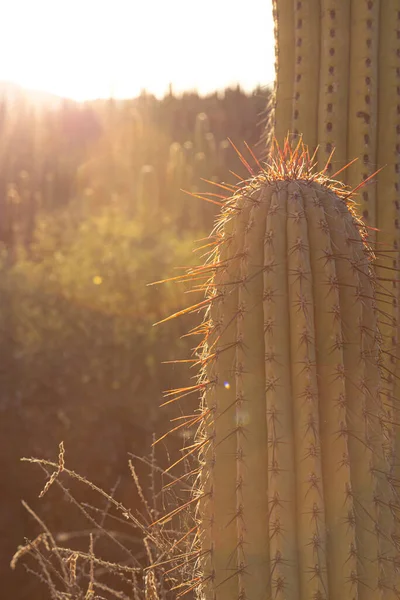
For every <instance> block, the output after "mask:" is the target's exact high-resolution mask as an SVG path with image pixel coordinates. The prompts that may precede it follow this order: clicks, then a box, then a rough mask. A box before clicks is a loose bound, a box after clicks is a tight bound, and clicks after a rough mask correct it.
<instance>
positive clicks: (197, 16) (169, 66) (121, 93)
mask: <svg viewBox="0 0 400 600" xmlns="http://www.w3.org/2000/svg"><path fill="white" fill-rule="evenodd" d="M271 13H272V10H271V6H269V3H268V2H265V1H262V0H249V1H248V2H247V3H246V14H248V15H249V16H248V17H247V16H245V15H244V14H243V5H242V3H239V2H228V0H219V2H215V1H212V0H203V2H202V3H201V4H197V3H194V2H187V0H172V1H171V2H165V1H164V0H155V1H154V2H138V0H113V1H112V2H111V1H110V0H104V1H103V2H98V1H97V0H69V1H68V2H66V1H65V0H14V1H13V2H10V3H8V5H7V8H6V10H5V23H4V20H3V27H2V35H1V37H0V55H1V56H2V60H1V62H0V81H2V80H3V81H12V82H14V83H18V84H20V85H23V86H25V87H27V88H33V89H40V90H42V91H47V92H51V93H54V94H58V95H62V96H67V97H70V98H73V99H76V100H84V99H92V98H95V97H108V96H110V95H113V96H115V97H129V96H130V97H132V96H135V95H137V94H138V93H140V91H141V90H142V89H144V88H145V89H147V90H149V91H151V92H152V93H154V94H155V95H157V96H160V95H163V94H164V92H165V91H166V90H167V89H168V85H169V84H170V83H172V85H173V88H174V90H176V91H182V90H185V89H198V90H199V92H200V93H204V92H208V91H211V90H214V89H217V88H222V87H225V86H226V85H229V84H234V83H237V82H238V83H240V84H241V85H242V86H243V87H244V88H245V89H253V88H254V87H255V86H256V85H257V84H261V85H265V84H268V83H270V82H271V81H272V80H273V76H274V75H273V68H274V64H273V63H274V59H273V46H274V42H273V23H272V14H271ZM255 15H257V18H255ZM244 18H245V19H246V21H245V22H244V21H243V19H244ZM3 19H4V14H3Z"/></svg>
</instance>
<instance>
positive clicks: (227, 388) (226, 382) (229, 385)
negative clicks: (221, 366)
mask: <svg viewBox="0 0 400 600" xmlns="http://www.w3.org/2000/svg"><path fill="white" fill-rule="evenodd" d="M224 388H225V389H226V390H230V389H231V384H230V383H229V381H224Z"/></svg>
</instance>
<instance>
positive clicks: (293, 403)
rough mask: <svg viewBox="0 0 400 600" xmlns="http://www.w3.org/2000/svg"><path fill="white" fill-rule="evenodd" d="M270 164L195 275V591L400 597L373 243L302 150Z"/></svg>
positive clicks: (230, 207)
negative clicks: (201, 314)
mask: <svg viewBox="0 0 400 600" xmlns="http://www.w3.org/2000/svg"><path fill="white" fill-rule="evenodd" d="M270 165H272V166H268V167H267V168H263V169H262V170H261V172H260V173H259V175H257V176H255V177H253V178H252V179H251V180H250V181H249V182H247V183H245V184H243V185H241V186H239V188H238V190H237V191H236V192H235V193H234V195H233V196H232V197H231V198H229V199H228V200H227V201H226V202H225V203H224V206H223V208H222V212H221V215H220V218H219V220H218V222H217V225H216V228H215V230H214V232H213V239H214V240H215V245H214V247H213V249H212V251H211V253H210V256H209V259H208V261H207V263H206V264H205V265H204V266H203V267H201V268H199V269H197V270H196V271H195V272H193V276H194V277H195V278H196V280H198V279H199V277H200V276H204V275H206V277H207V281H206V283H205V288H206V300H207V303H208V305H207V310H206V317H205V321H204V323H203V325H202V328H203V329H202V331H203V332H205V336H204V339H203V343H202V345H201V346H200V350H199V351H198V355H199V358H200V363H201V374H200V379H199V385H198V386H197V387H198V388H201V389H202V390H203V396H202V404H201V418H202V424H201V427H200V429H199V432H198V435H197V446H198V448H199V453H200V469H199V474H198V477H197V480H196V483H195V486H194V492H193V494H194V500H193V501H194V502H195V503H197V509H196V519H197V526H198V532H197V534H196V542H195V543H197V544H198V551H199V554H198V558H197V562H196V574H195V578H194V581H197V582H198V589H199V597H200V598H202V599H205V600H233V599H235V600H239V599H240V600H245V599H246V600H269V599H271V600H272V599H278V600H279V599H281V600H328V599H329V600H347V599H352V600H353V599H358V600H367V599H368V600H376V599H377V598H387V599H389V598H390V599H392V598H398V597H399V590H400V585H399V575H398V573H397V571H396V563H397V558H396V556H397V554H398V552H397V550H396V546H395V543H394V542H393V539H392V534H393V532H394V531H395V522H396V520H397V516H398V515H397V510H398V509H396V502H395V489H394V487H393V485H392V481H391V479H390V477H389V474H388V466H387V463H388V460H387V447H388V433H387V427H385V407H384V405H383V403H382V400H381V392H380V381H381V380H380V355H381V351H380V337H379V331H378V327H377V315H376V306H375V289H374V287H375V286H374V276H373V274H372V272H371V266H370V263H371V251H370V249H369V247H368V245H367V243H366V239H365V230H364V227H363V225H362V223H361V222H360V221H359V220H358V219H357V218H356V216H355V214H354V211H353V209H352V201H351V200H350V198H351V195H350V194H349V192H348V191H347V190H345V188H344V187H343V186H342V185H340V184H337V185H336V184H335V183H334V182H332V180H330V179H327V178H326V177H325V175H324V174H323V173H318V174H316V173H314V172H313V169H312V165H311V163H310V159H309V157H308V154H307V152H306V150H305V149H304V148H303V147H301V146H298V147H297V149H295V150H294V151H292V150H290V149H289V147H288V146H287V145H286V147H285V149H284V151H283V152H281V151H279V152H278V155H277V159H276V160H274V159H271V163H270ZM196 306H197V307H198V306H199V305H196ZM194 308H196V307H194ZM192 583H193V582H192Z"/></svg>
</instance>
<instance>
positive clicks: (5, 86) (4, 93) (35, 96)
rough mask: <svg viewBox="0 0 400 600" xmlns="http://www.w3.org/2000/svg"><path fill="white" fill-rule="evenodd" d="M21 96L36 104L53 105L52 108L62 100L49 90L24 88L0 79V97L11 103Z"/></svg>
mask: <svg viewBox="0 0 400 600" xmlns="http://www.w3.org/2000/svg"><path fill="white" fill-rule="evenodd" d="M21 97H25V98H26V99H28V100H29V101H30V102H31V103H32V104H34V105H36V106H47V107H51V106H53V107H54V108H56V107H57V106H59V105H60V103H61V102H62V100H63V98H61V97H60V96H56V95H55V94H50V93H49V92H42V91H40V90H30V89H26V88H24V87H22V86H20V85H18V84H16V83H12V82H11V81H0V99H2V100H6V102H7V103H13V102H15V101H16V100H19V99H20V98H21Z"/></svg>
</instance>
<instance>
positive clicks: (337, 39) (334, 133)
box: [318, 0, 350, 180]
mask: <svg viewBox="0 0 400 600" xmlns="http://www.w3.org/2000/svg"><path fill="white" fill-rule="evenodd" d="M349 30H350V2H347V1H346V2H342V1H341V0H322V1H321V70H320V84H319V110H318V143H319V144H320V147H319V150H318V161H319V164H320V165H325V164H326V163H327V161H328V160H329V158H330V155H331V152H332V150H333V148H334V149H335V153H334V155H333V158H332V162H331V163H330V164H329V165H328V173H330V174H332V173H334V172H336V171H339V170H340V169H342V168H343V167H344V166H345V165H346V164H347V162H348V160H347V106H348V87H349V81H348V65H349V51H350V36H349ZM345 177H346V171H343V174H342V176H341V179H342V180H345Z"/></svg>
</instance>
